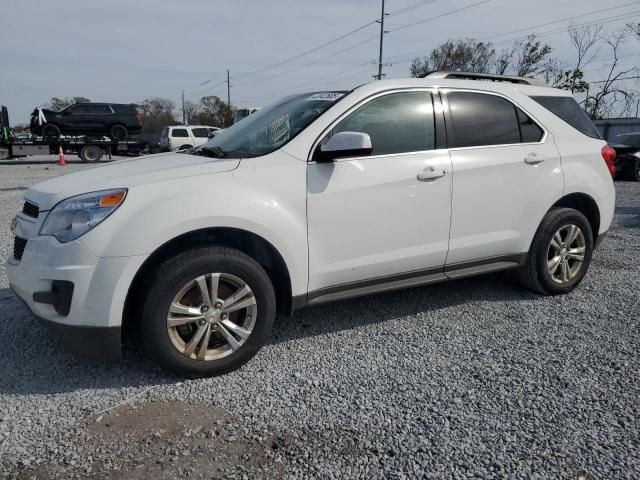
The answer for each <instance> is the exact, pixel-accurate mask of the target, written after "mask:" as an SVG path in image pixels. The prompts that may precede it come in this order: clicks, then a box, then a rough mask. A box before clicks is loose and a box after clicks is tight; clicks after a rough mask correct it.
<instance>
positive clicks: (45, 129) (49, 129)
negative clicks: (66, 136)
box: [40, 123, 62, 139]
mask: <svg viewBox="0 0 640 480" xmlns="http://www.w3.org/2000/svg"><path fill="white" fill-rule="evenodd" d="M40 132H41V133H42V137H43V138H48V139H56V138H60V135H62V132H61V131H60V127H58V126H57V125H56V124H54V123H45V124H44V125H42V127H41V128H40Z"/></svg>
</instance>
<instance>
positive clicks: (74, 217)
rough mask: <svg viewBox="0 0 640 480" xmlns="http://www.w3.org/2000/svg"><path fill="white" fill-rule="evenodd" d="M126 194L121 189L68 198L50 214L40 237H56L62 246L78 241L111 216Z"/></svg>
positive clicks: (124, 190) (124, 189)
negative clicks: (77, 239)
mask: <svg viewBox="0 0 640 480" xmlns="http://www.w3.org/2000/svg"><path fill="white" fill-rule="evenodd" d="M126 194H127V189H126V188H118V189H115V190H102V191H100V192H91V193H84V194H82V195H78V196H76V197H71V198H67V199H66V200H63V201H61V202H60V203H58V204H57V205H56V206H55V207H53V209H52V210H51V211H50V212H49V215H47V218H46V219H45V221H44V223H43V224H42V228H41V229H40V235H53V236H54V237H56V238H57V239H58V240H59V241H60V242H62V243H67V242H70V241H71V240H75V239H76V238H78V237H80V236H81V235H84V234H85V233H87V232H88V231H89V230H91V229H92V228H93V227H95V226H96V225H98V224H99V223H100V222H102V221H103V220H104V219H105V218H107V217H108V216H109V215H111V213H112V212H113V211H115V209H116V208H118V207H119V206H120V205H121V204H122V202H123V201H124V197H125V196H126Z"/></svg>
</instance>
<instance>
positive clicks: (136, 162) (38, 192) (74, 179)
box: [25, 153, 240, 211]
mask: <svg viewBox="0 0 640 480" xmlns="http://www.w3.org/2000/svg"><path fill="white" fill-rule="evenodd" d="M239 164H240V160H239V159H237V158H229V159H224V158H220V159H218V158H211V157H202V156H198V155H188V154H185V153H161V154H158V155H147V156H144V157H138V158H131V159H125V160H119V161H116V162H112V163H107V164H103V165H99V166H96V167H94V168H89V169H87V170H83V171H81V172H74V173H70V174H68V175H62V176H60V177H56V178H52V179H51V180H47V181H44V182H42V183H38V184H36V185H34V186H32V187H31V188H29V189H28V190H27V192H26V193H25V198H26V199H27V200H29V201H31V202H33V203H35V204H37V205H38V206H39V207H40V211H46V210H49V209H51V208H52V207H53V206H54V205H55V204H57V203H58V202H60V201H61V200H64V199H65V198H69V197H73V196H75V195H80V194H83V193H88V192H96V191H98V190H108V189H111V188H135V187H136V186H140V185H148V184H152V183H159V182H167V181H174V180H177V179H180V178H185V177H192V176H205V175H212V174H215V173H220V172H228V171H230V170H234V169H235V168H237V167H238V165H239Z"/></svg>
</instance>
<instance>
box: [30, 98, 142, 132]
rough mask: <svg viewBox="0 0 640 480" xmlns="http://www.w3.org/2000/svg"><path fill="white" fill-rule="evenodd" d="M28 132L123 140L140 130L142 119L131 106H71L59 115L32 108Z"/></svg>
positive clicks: (134, 107) (92, 104) (93, 104)
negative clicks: (106, 137)
mask: <svg viewBox="0 0 640 480" xmlns="http://www.w3.org/2000/svg"><path fill="white" fill-rule="evenodd" d="M30 127H31V133H33V134H34V135H38V136H40V137H43V138H48V139H56V138H59V137H60V136H61V135H94V136H103V135H104V136H108V137H111V138H112V139H113V140H125V139H126V138H127V137H128V136H129V135H130V134H134V133H138V132H140V130H142V118H141V116H140V113H139V112H138V111H137V110H136V106H135V105H132V104H120V103H75V104H73V105H70V106H69V107H67V108H65V109H64V110H61V111H59V112H54V111H52V110H47V109H44V108H36V109H35V110H34V111H33V112H32V113H31V124H30Z"/></svg>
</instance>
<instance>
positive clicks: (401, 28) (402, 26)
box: [389, 0, 491, 33]
mask: <svg viewBox="0 0 640 480" xmlns="http://www.w3.org/2000/svg"><path fill="white" fill-rule="evenodd" d="M490 1H491V0H482V1H481V2H476V3H473V4H471V5H467V6H466V7H461V8H458V9H456V10H451V11H449V12H445V13H442V14H440V15H436V16H435V17H430V18H425V19H424V20H419V21H417V22H412V23H407V24H405V25H400V26H399V27H396V28H392V29H391V30H389V33H391V32H396V31H398V30H404V29H405V28H409V27H413V26H415V25H421V24H423V23H427V22H431V21H433V20H437V19H439V18H442V17H446V16H449V15H453V14H454V13H458V12H462V11H464V10H469V9H470V8H473V7H477V6H478V5H482V4H484V3H489V2H490Z"/></svg>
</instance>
